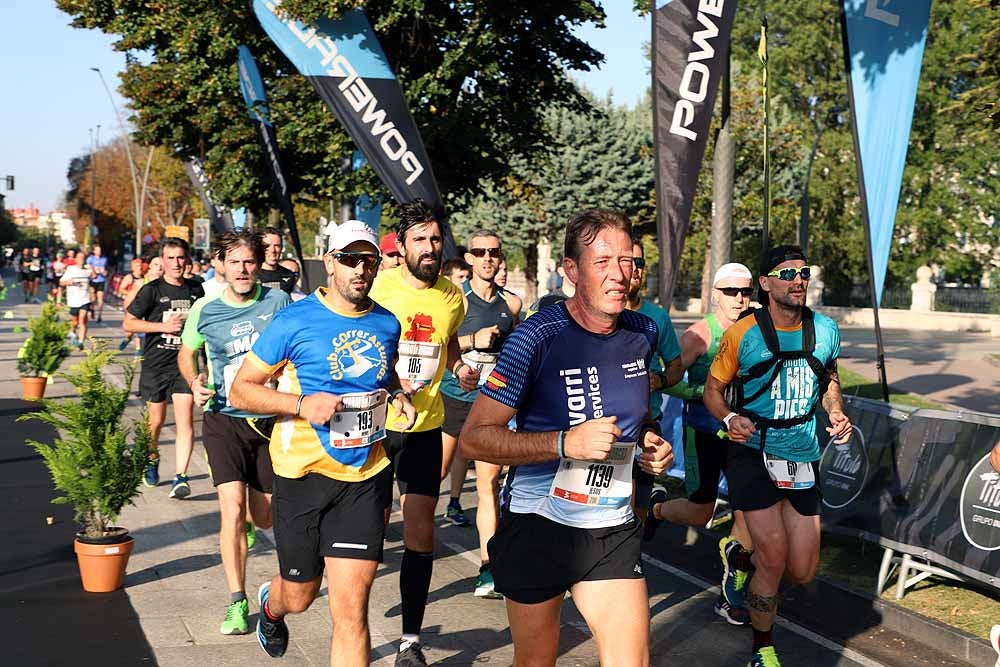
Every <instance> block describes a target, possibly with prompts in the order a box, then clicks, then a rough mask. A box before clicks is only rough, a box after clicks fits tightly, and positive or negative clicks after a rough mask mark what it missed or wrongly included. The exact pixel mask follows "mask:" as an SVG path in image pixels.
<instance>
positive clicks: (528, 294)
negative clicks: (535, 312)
mask: <svg viewBox="0 0 1000 667" xmlns="http://www.w3.org/2000/svg"><path fill="white" fill-rule="evenodd" d="M523 250H524V285H525V287H524V305H525V306H526V307H527V306H528V305H530V304H532V303H534V302H535V301H537V300H538V244H537V243H529V244H527V245H525V246H524V248H523ZM510 268H511V267H510V266H508V267H507V270H508V271H509V270H510Z"/></svg>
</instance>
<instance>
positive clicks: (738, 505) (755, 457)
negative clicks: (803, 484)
mask: <svg viewBox="0 0 1000 667" xmlns="http://www.w3.org/2000/svg"><path fill="white" fill-rule="evenodd" d="M812 466H813V472H814V473H815V476H816V485H815V486H813V487H812V488H811V489H779V488H778V487H776V486H775V485H774V482H772V481H771V476H770V475H768V474H767V468H765V467H764V456H763V454H761V453H760V450H759V449H757V448H756V447H747V446H746V445H742V444H738V443H733V444H732V446H730V448H729V454H728V456H727V457H726V480H727V481H728V482H729V503H730V505H732V507H733V509H737V510H743V511H744V512H752V511H753V510H763V509H767V508H768V507H773V506H774V505H777V504H778V503H780V502H781V501H782V500H785V499H787V500H788V502H789V503H791V505H792V507H793V508H794V509H795V511H796V512H798V513H799V514H801V515H802V516H817V515H818V514H819V510H820V500H821V498H820V495H819V465H818V464H817V463H815V462H814V463H813V464H812Z"/></svg>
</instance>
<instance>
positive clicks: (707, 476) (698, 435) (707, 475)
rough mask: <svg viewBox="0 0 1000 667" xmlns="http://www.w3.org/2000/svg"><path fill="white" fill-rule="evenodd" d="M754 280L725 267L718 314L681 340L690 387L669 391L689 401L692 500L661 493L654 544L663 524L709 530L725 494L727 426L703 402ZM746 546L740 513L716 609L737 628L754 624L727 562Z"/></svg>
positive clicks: (716, 289)
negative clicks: (722, 492) (721, 493)
mask: <svg viewBox="0 0 1000 667" xmlns="http://www.w3.org/2000/svg"><path fill="white" fill-rule="evenodd" d="M752 281H753V274H751V273H750V269H748V268H747V267H745V266H744V265H742V264H736V263H732V264H724V265H723V266H721V267H719V270H718V271H716V272H715V276H714V278H713V280H712V300H713V301H715V309H714V310H713V311H712V312H711V313H709V314H708V315H707V316H706V317H705V318H704V319H702V320H699V321H697V322H695V323H694V324H692V325H691V326H690V327H689V328H688V330H687V331H685V332H684V335H682V336H681V364H682V365H683V367H684V368H685V369H686V370H687V372H688V379H687V381H686V382H681V383H678V384H677V385H675V386H674V387H672V388H670V389H668V390H667V393H668V394H670V395H672V396H676V397H678V398H683V399H684V427H685V428H684V468H685V471H684V473H685V474H684V482H685V487H686V491H687V497H686V498H675V499H673V500H670V501H667V500H666V498H667V493H666V491H665V490H664V489H663V488H662V487H657V488H656V489H654V491H653V495H652V497H651V498H650V510H649V517H648V519H647V521H646V531H645V534H644V535H643V537H644V538H645V539H646V540H651V539H653V535H654V533H655V532H656V528H657V527H658V525H659V523H660V522H661V521H669V522H671V523H677V524H681V525H685V526H704V525H706V524H708V522H709V521H711V520H712V516H713V514H714V513H715V501H716V497H717V495H718V493H719V474H720V473H721V472H722V470H723V468H724V467H725V463H726V452H727V450H728V447H729V441H728V440H726V439H725V438H721V437H719V435H718V433H719V431H720V430H724V429H723V428H722V422H720V421H719V420H717V419H716V418H715V417H713V416H712V415H711V414H709V412H708V409H707V408H706V407H705V404H704V403H703V402H702V399H701V397H702V394H703V393H704V391H705V380H706V379H707V378H708V369H709V367H710V366H711V365H712V360H713V359H715V353H716V352H717V351H718V349H719V341H721V340H722V334H723V332H724V331H725V330H726V329H728V328H729V327H730V325H732V323H733V322H735V321H736V320H738V319H739V317H740V313H742V312H743V311H745V310H746V309H747V308H749V307H750V297H751V295H752V294H753V287H752V286H751V283H752ZM740 545H742V546H743V547H744V548H745V549H750V548H751V542H750V533H749V532H747V526H746V522H745V521H744V518H743V512H739V511H737V512H734V517H733V529H732V533H731V535H730V536H729V537H725V538H723V539H722V540H721V541H720V542H719V550H720V553H721V554H722V564H723V577H722V594H721V595H720V596H719V599H718V601H717V602H716V603H715V613H717V614H718V615H719V616H722V617H723V618H725V619H726V621H728V622H729V623H732V624H733V625H746V624H747V622H748V621H749V617H748V615H747V611H746V609H745V608H744V602H743V594H744V591H745V588H746V573H745V572H742V571H739V570H736V569H735V568H734V566H733V564H732V563H730V562H729V559H728V558H727V556H728V555H730V554H731V553H732V550H733V549H736V548H737V547H740Z"/></svg>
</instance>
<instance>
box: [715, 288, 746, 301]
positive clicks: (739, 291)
mask: <svg viewBox="0 0 1000 667" xmlns="http://www.w3.org/2000/svg"><path fill="white" fill-rule="evenodd" d="M716 289H717V290H719V291H720V292H722V293H723V294H725V295H726V296H737V295H740V296H745V297H746V298H748V299H749V298H750V297H751V296H753V288H752V287H716Z"/></svg>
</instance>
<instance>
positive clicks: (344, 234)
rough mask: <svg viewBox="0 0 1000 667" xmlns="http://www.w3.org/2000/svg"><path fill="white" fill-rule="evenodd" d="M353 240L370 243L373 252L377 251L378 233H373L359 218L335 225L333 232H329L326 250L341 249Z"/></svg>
mask: <svg viewBox="0 0 1000 667" xmlns="http://www.w3.org/2000/svg"><path fill="white" fill-rule="evenodd" d="M355 241H365V242H366V243H370V244H371V245H372V247H373V248H374V249H375V252H376V253H378V252H379V249H378V235H377V234H375V230H374V229H372V228H371V227H369V226H368V225H366V224H365V223H363V222H361V221H360V220H348V221H346V222H344V223H343V224H340V225H337V226H336V227H335V228H334V230H333V233H332V234H330V244H329V246H327V249H326V251H327V252H333V251H335V250H343V249H344V248H346V247H347V246H349V245H351V244H352V243H354V242H355Z"/></svg>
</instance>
